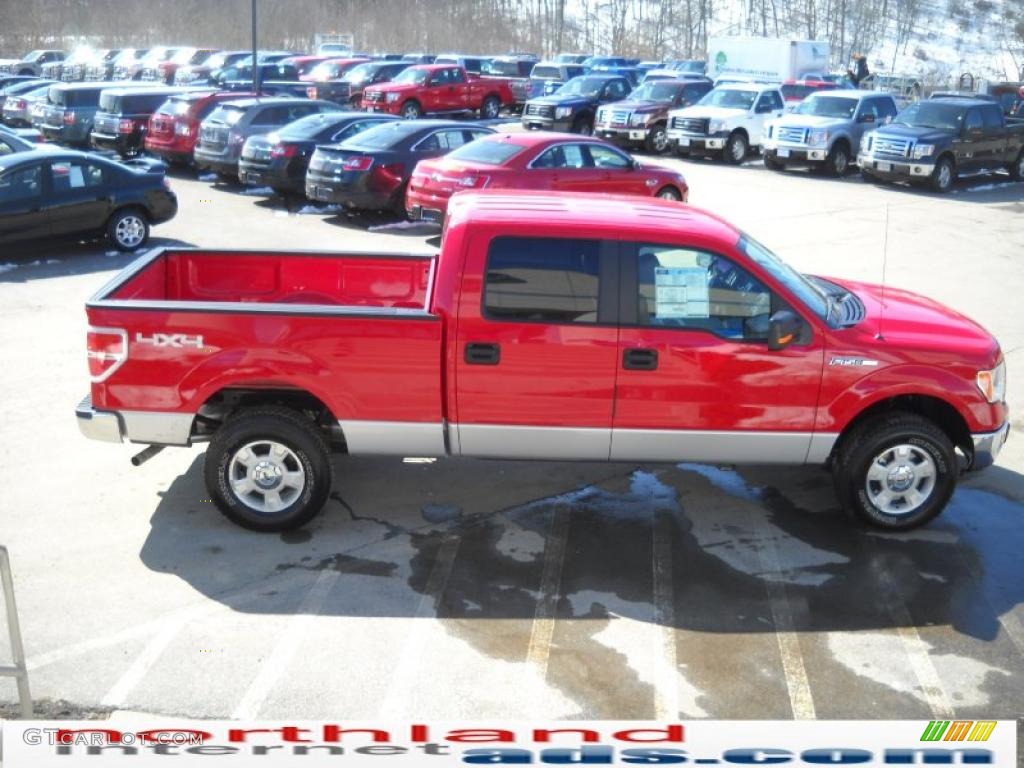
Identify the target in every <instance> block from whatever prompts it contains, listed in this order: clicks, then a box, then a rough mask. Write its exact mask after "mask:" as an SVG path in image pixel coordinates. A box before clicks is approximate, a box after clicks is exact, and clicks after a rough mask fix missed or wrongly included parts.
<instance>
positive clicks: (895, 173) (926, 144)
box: [857, 96, 1024, 192]
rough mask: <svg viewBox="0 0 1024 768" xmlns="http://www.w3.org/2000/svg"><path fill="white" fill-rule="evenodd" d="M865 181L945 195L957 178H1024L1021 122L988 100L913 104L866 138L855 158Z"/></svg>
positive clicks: (949, 99)
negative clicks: (997, 174)
mask: <svg viewBox="0 0 1024 768" xmlns="http://www.w3.org/2000/svg"><path fill="white" fill-rule="evenodd" d="M857 164H858V165H859V166H860V172H861V175H862V176H863V177H864V179H865V180H866V181H875V180H878V179H885V180H893V181H909V182H911V183H917V184H927V185H928V186H930V187H931V188H932V189H933V190H935V191H936V192H949V191H950V190H951V189H952V188H953V184H954V183H955V182H956V179H957V177H958V176H973V175H976V174H981V173H992V172H995V171H1000V170H1004V169H1005V170H1008V171H1009V172H1010V177H1011V178H1013V179H1014V180H1015V181H1019V180H1021V179H1022V178H1024V120H1021V119H1018V118H1013V117H1005V116H1004V115H1003V110H1002V108H1001V107H1000V105H999V104H998V103H996V102H994V101H992V100H990V99H978V98H961V97H955V96H954V97H947V98H938V99H927V100H925V101H918V102H916V103H914V104H911V105H910V106H909V107H907V108H906V109H904V110H903V111H902V112H900V113H899V114H898V115H897V116H896V118H895V119H894V120H893V121H892V123H890V124H889V125H884V126H882V127H880V128H877V129H876V130H874V131H871V132H870V133H868V134H866V135H865V136H864V138H863V139H861V143H860V155H859V156H858V157H857Z"/></svg>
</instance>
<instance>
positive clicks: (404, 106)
mask: <svg viewBox="0 0 1024 768" xmlns="http://www.w3.org/2000/svg"><path fill="white" fill-rule="evenodd" d="M515 103H516V97H515V94H513V92H512V87H511V85H510V81H509V80H508V79H506V78H501V77H486V78H483V77H479V76H477V75H471V74H469V73H468V72H466V70H465V69H464V68H462V67H460V66H457V65H454V64H420V65H417V66H415V67H409V68H408V69H406V70H404V71H403V72H402V73H401V74H399V75H398V76H397V77H396V78H395V79H394V80H392V81H391V82H389V83H384V84H382V85H373V86H369V87H367V88H366V90H365V91H363V101H362V108H363V109H364V110H367V111H369V112H387V113H389V114H392V115H401V116H402V117H404V118H406V119H408V120H415V119H416V118H417V117H422V116H423V115H427V114H431V115H442V114H459V113H466V112H477V113H479V115H480V117H482V118H487V119H494V118H496V117H498V115H500V114H501V110H502V109H503V108H507V107H512V106H514V105H515Z"/></svg>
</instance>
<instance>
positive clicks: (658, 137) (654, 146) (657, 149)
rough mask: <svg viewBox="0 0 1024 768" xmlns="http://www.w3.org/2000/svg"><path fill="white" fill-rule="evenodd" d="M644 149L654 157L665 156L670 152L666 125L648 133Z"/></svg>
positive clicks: (658, 126)
mask: <svg viewBox="0 0 1024 768" xmlns="http://www.w3.org/2000/svg"><path fill="white" fill-rule="evenodd" d="M644 148H645V149H646V150H647V151H648V152H650V153H651V154H653V155H664V154H665V153H666V152H668V134H667V133H666V132H665V126H664V125H656V126H654V127H653V128H651V130H650V131H648V132H647V139H646V141H644Z"/></svg>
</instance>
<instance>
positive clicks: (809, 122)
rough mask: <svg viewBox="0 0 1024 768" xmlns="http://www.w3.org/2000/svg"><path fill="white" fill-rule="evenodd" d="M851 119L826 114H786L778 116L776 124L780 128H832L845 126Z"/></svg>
mask: <svg viewBox="0 0 1024 768" xmlns="http://www.w3.org/2000/svg"><path fill="white" fill-rule="evenodd" d="M849 122H850V120H848V119H847V118H844V117H826V116H824V115H785V116H783V117H779V118H776V120H775V125H776V126H778V127H779V128H831V127H833V126H843V125H846V124H847V123H849Z"/></svg>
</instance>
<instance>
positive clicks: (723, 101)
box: [697, 88, 757, 109]
mask: <svg viewBox="0 0 1024 768" xmlns="http://www.w3.org/2000/svg"><path fill="white" fill-rule="evenodd" d="M755 98H757V91H747V90H740V89H737V88H715V89H714V90H713V91H708V94H707V95H706V96H705V97H704V98H703V99H701V100H700V101H698V102H697V103H698V104H700V105H701V106H702V107H726V108H728V109H750V108H751V107H752V106H754V99H755Z"/></svg>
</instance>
